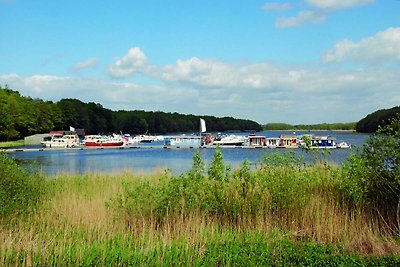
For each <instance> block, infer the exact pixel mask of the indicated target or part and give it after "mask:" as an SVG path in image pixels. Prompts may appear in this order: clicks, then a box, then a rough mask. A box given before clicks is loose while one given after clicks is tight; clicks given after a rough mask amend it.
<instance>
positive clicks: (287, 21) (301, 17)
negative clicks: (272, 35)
mask: <svg viewBox="0 0 400 267" xmlns="http://www.w3.org/2000/svg"><path fill="white" fill-rule="evenodd" d="M326 17H327V14H326V13H324V12H320V11H318V12H317V11H311V10H308V11H301V12H299V14H297V16H295V17H280V18H278V19H277V20H276V24H275V25H276V27H278V28H289V27H298V26H301V25H303V24H305V23H307V22H311V23H313V24H316V23H321V22H323V21H325V19H326Z"/></svg>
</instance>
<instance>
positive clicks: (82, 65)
mask: <svg viewBox="0 0 400 267" xmlns="http://www.w3.org/2000/svg"><path fill="white" fill-rule="evenodd" d="M98 64H99V61H98V60H97V58H95V57H91V58H88V59H86V60H84V61H81V62H78V63H77V64H75V65H74V66H73V67H72V70H73V71H74V72H79V71H81V70H84V69H93V68H96V67H97V65H98Z"/></svg>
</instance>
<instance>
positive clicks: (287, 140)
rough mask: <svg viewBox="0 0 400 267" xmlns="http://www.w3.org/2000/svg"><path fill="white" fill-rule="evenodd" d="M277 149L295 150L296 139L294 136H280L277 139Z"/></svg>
mask: <svg viewBox="0 0 400 267" xmlns="http://www.w3.org/2000/svg"><path fill="white" fill-rule="evenodd" d="M277 147H278V148H297V147H298V145H297V137H296V135H294V134H288V135H285V134H283V135H281V136H280V137H279V145H278V146H277Z"/></svg>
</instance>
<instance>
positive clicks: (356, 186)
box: [343, 117, 400, 222]
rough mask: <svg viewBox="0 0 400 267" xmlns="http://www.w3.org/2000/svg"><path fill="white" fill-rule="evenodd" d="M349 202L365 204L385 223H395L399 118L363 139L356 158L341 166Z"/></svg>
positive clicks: (399, 199)
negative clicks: (365, 139) (363, 143)
mask: <svg viewBox="0 0 400 267" xmlns="http://www.w3.org/2000/svg"><path fill="white" fill-rule="evenodd" d="M343 173H344V185H345V190H346V192H347V194H348V195H349V196H350V199H351V200H352V201H353V202H354V203H356V204H365V205H366V206H367V207H369V208H371V210H372V211H377V212H378V213H379V216H380V217H381V216H383V218H384V219H385V220H386V221H387V222H396V220H399V218H396V217H397V216H399V211H400V210H399V208H400V117H397V118H395V119H392V120H391V121H390V123H389V124H388V125H387V126H385V127H383V128H380V129H379V130H378V131H377V133H376V134H373V135H372V136H371V137H370V138H368V139H367V141H366V144H365V145H364V147H363V149H362V151H361V153H360V154H357V155H352V156H351V157H349V159H348V163H347V164H345V165H344V172H343Z"/></svg>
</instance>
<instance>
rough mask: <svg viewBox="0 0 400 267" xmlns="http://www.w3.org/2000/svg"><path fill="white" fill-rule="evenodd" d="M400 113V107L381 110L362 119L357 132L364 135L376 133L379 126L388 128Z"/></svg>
mask: <svg viewBox="0 0 400 267" xmlns="http://www.w3.org/2000/svg"><path fill="white" fill-rule="evenodd" d="M399 113H400V106H397V107H393V108H390V109H380V110H378V111H375V112H373V113H371V114H369V115H367V116H366V117H365V118H363V119H361V120H360V121H359V122H358V123H357V125H356V130H357V132H362V133H374V132H376V131H377V130H378V129H379V126H380V127H384V126H386V125H387V124H389V123H390V120H391V119H393V118H396V116H397V114H399Z"/></svg>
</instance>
